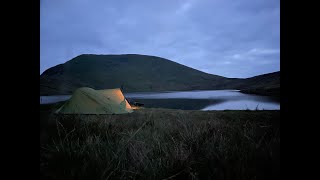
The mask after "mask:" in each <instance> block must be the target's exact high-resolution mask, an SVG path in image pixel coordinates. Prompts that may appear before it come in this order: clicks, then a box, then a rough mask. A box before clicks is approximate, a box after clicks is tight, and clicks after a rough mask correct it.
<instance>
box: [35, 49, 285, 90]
mask: <svg viewBox="0 0 320 180" xmlns="http://www.w3.org/2000/svg"><path fill="white" fill-rule="evenodd" d="M279 75H280V73H279ZM279 78H280V77H279ZM264 81H266V82H267V83H272V80H269V79H268V78H263V77H261V78H257V77H254V78H248V79H237V78H226V77H222V76H218V75H212V74H208V73H204V72H201V71H199V70H196V69H193V68H190V67H187V66H184V65H181V64H178V63H176V62H173V61H170V60H168V59H164V58H160V57H155V56H147V55H137V54H127V55H90V54H83V55H80V56H77V57H75V58H73V59H71V60H70V61H67V62H66V63H64V64H60V65H57V66H55V67H52V68H49V69H47V70H46V71H45V72H43V73H42V74H41V75H40V95H58V94H71V93H72V92H73V91H74V90H75V89H77V88H79V87H84V86H86V87H91V88H94V89H108V88H119V87H120V88H122V89H123V91H124V92H138V91H186V90H206V89H207V90H209V89H243V88H248V87H249V86H254V85H259V84H260V85H263V84H264ZM269 81H270V82H269ZM247 84H248V85H247ZM279 86H280V85H279Z"/></svg>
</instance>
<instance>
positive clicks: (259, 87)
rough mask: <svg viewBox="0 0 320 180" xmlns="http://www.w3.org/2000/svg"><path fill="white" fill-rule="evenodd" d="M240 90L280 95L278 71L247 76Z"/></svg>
mask: <svg viewBox="0 0 320 180" xmlns="http://www.w3.org/2000/svg"><path fill="white" fill-rule="evenodd" d="M241 92H244V93H252V94H260V95H270V96H280V71H278V72H273V73H268V74H263V75H260V76H255V77H252V78H247V79H246V80H245V85H244V86H242V87H241Z"/></svg>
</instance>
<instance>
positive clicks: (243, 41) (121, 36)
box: [40, 0, 280, 77]
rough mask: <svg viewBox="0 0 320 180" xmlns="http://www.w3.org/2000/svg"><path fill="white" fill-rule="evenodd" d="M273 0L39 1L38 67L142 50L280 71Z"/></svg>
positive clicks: (199, 63)
mask: <svg viewBox="0 0 320 180" xmlns="http://www.w3.org/2000/svg"><path fill="white" fill-rule="evenodd" d="M279 6H280V5H279V1H276V0H257V1H251V0H238V1H232V0H214V1H212V0H201V1H195V0H177V1H172V0H161V1H150V0H136V1H123V0H108V1H104V0H90V1H89V0H68V1H65V0H43V1H41V4H40V64H41V65H40V73H42V72H43V71H44V70H46V69H47V68H50V67H52V66H54V65H57V64H59V63H63V62H66V61H68V60H70V59H71V58H73V57H75V56H77V55H79V54H82V53H96V54H128V53H138V54H148V55H155V56H160V57H164V58H168V59H170V60H173V61H176V62H178V63H181V64H184V65H187V66H190V67H193V68H196V69H200V70H203V71H205V72H208V73H212V74H218V75H222V76H228V77H249V76H252V75H258V74H262V73H267V72H271V71H277V70H279V69H280V63H279V62H280V55H279V54H280V18H279V16H280V15H279V13H280V12H279V11H280V10H279Z"/></svg>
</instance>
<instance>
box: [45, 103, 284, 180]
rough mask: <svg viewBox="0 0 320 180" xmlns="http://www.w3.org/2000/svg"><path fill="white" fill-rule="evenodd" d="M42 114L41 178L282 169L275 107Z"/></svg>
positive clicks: (274, 173)
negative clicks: (108, 113)
mask: <svg viewBox="0 0 320 180" xmlns="http://www.w3.org/2000/svg"><path fill="white" fill-rule="evenodd" d="M45 109H46V108H43V109H42V110H43V111H42V112H44V111H45ZM41 118H43V120H44V116H41V115H40V119H41ZM46 118H47V119H46V121H47V122H46V123H43V124H42V128H43V131H42V132H43V133H42V135H43V136H46V140H43V141H42V142H41V145H40V146H41V147H40V175H41V177H42V178H43V179H92V180H93V179H274V178H278V177H279V175H280V111H208V112H202V111H182V110H169V109H140V110H137V111H135V112H134V113H131V114H125V115H48V116H46Z"/></svg>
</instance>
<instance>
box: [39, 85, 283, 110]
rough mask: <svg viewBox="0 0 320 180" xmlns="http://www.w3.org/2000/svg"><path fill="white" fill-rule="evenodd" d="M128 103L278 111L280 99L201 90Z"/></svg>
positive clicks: (143, 96) (46, 100)
mask: <svg viewBox="0 0 320 180" xmlns="http://www.w3.org/2000/svg"><path fill="white" fill-rule="evenodd" d="M124 95H125V97H126V98H127V100H128V101H129V103H131V102H139V103H142V104H144V106H145V107H153V108H171V109H183V110H204V111H206V110H246V109H250V110H255V109H259V110H280V100H279V99H276V98H273V97H268V96H259V95H252V94H244V93H241V92H239V91H238V90H201V91H166V92H142V93H124ZM70 97H71V96H70V95H58V96H40V104H50V103H55V102H59V101H65V100H68V99H69V98H70Z"/></svg>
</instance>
